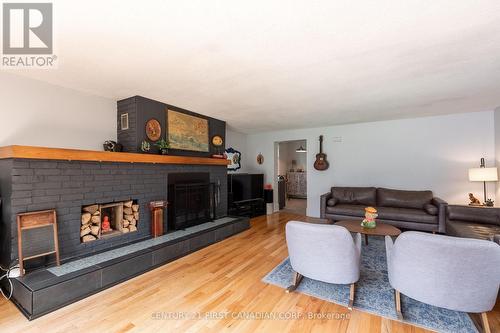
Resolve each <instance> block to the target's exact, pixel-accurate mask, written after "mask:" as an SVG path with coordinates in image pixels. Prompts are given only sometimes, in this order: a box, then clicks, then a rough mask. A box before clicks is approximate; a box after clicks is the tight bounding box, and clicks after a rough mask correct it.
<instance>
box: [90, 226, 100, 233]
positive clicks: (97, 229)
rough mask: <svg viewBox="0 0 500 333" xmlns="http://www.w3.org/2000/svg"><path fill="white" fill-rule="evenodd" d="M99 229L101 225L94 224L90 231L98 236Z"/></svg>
mask: <svg viewBox="0 0 500 333" xmlns="http://www.w3.org/2000/svg"><path fill="white" fill-rule="evenodd" d="M99 229H100V227H99V226H96V225H94V226H92V227H91V228H90V233H91V234H92V235H94V236H97V235H99Z"/></svg>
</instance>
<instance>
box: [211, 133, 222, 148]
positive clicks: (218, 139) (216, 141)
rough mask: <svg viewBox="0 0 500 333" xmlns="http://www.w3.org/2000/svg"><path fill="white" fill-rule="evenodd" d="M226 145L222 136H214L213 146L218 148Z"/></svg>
mask: <svg viewBox="0 0 500 333" xmlns="http://www.w3.org/2000/svg"><path fill="white" fill-rule="evenodd" d="M223 143H224V140H223V139H222V137H221V136H220V135H214V136H213V137H212V144H213V145H214V146H216V147H220V146H222V144H223Z"/></svg>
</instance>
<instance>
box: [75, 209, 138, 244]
mask: <svg viewBox="0 0 500 333" xmlns="http://www.w3.org/2000/svg"><path fill="white" fill-rule="evenodd" d="M110 205H112V206H113V207H116V208H115V210H114V211H113V212H114V214H118V215H120V214H123V216H122V217H121V218H118V219H117V220H114V219H113V221H116V222H115V223H114V224H112V226H111V227H112V229H116V231H120V232H122V233H128V232H133V231H137V222H138V221H139V205H138V204H135V203H134V202H133V201H132V200H129V201H125V202H119V203H116V204H115V203H113V204H108V205H102V206H100V205H97V204H96V205H90V206H84V207H82V221H81V222H82V224H81V227H80V239H81V241H82V243H86V242H91V241H93V240H96V239H99V238H101V233H102V230H101V222H102V217H101V209H104V208H108V209H109V206H110ZM110 222H112V221H110ZM118 224H119V225H118Z"/></svg>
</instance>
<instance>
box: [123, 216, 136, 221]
mask: <svg viewBox="0 0 500 333" xmlns="http://www.w3.org/2000/svg"><path fill="white" fill-rule="evenodd" d="M124 217H125V220H127V221H129V222H130V221H132V220H133V219H134V215H125V216H124Z"/></svg>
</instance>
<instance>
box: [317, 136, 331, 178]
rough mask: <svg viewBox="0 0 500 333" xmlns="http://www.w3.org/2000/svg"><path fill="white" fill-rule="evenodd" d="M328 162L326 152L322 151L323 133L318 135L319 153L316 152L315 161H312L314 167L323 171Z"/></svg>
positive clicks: (326, 167)
mask: <svg viewBox="0 0 500 333" xmlns="http://www.w3.org/2000/svg"><path fill="white" fill-rule="evenodd" d="M329 166H330V164H329V163H328V161H327V160H326V154H325V153H323V135H320V136H319V154H316V161H314V169H316V170H319V171H324V170H326V169H328V167H329Z"/></svg>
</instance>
